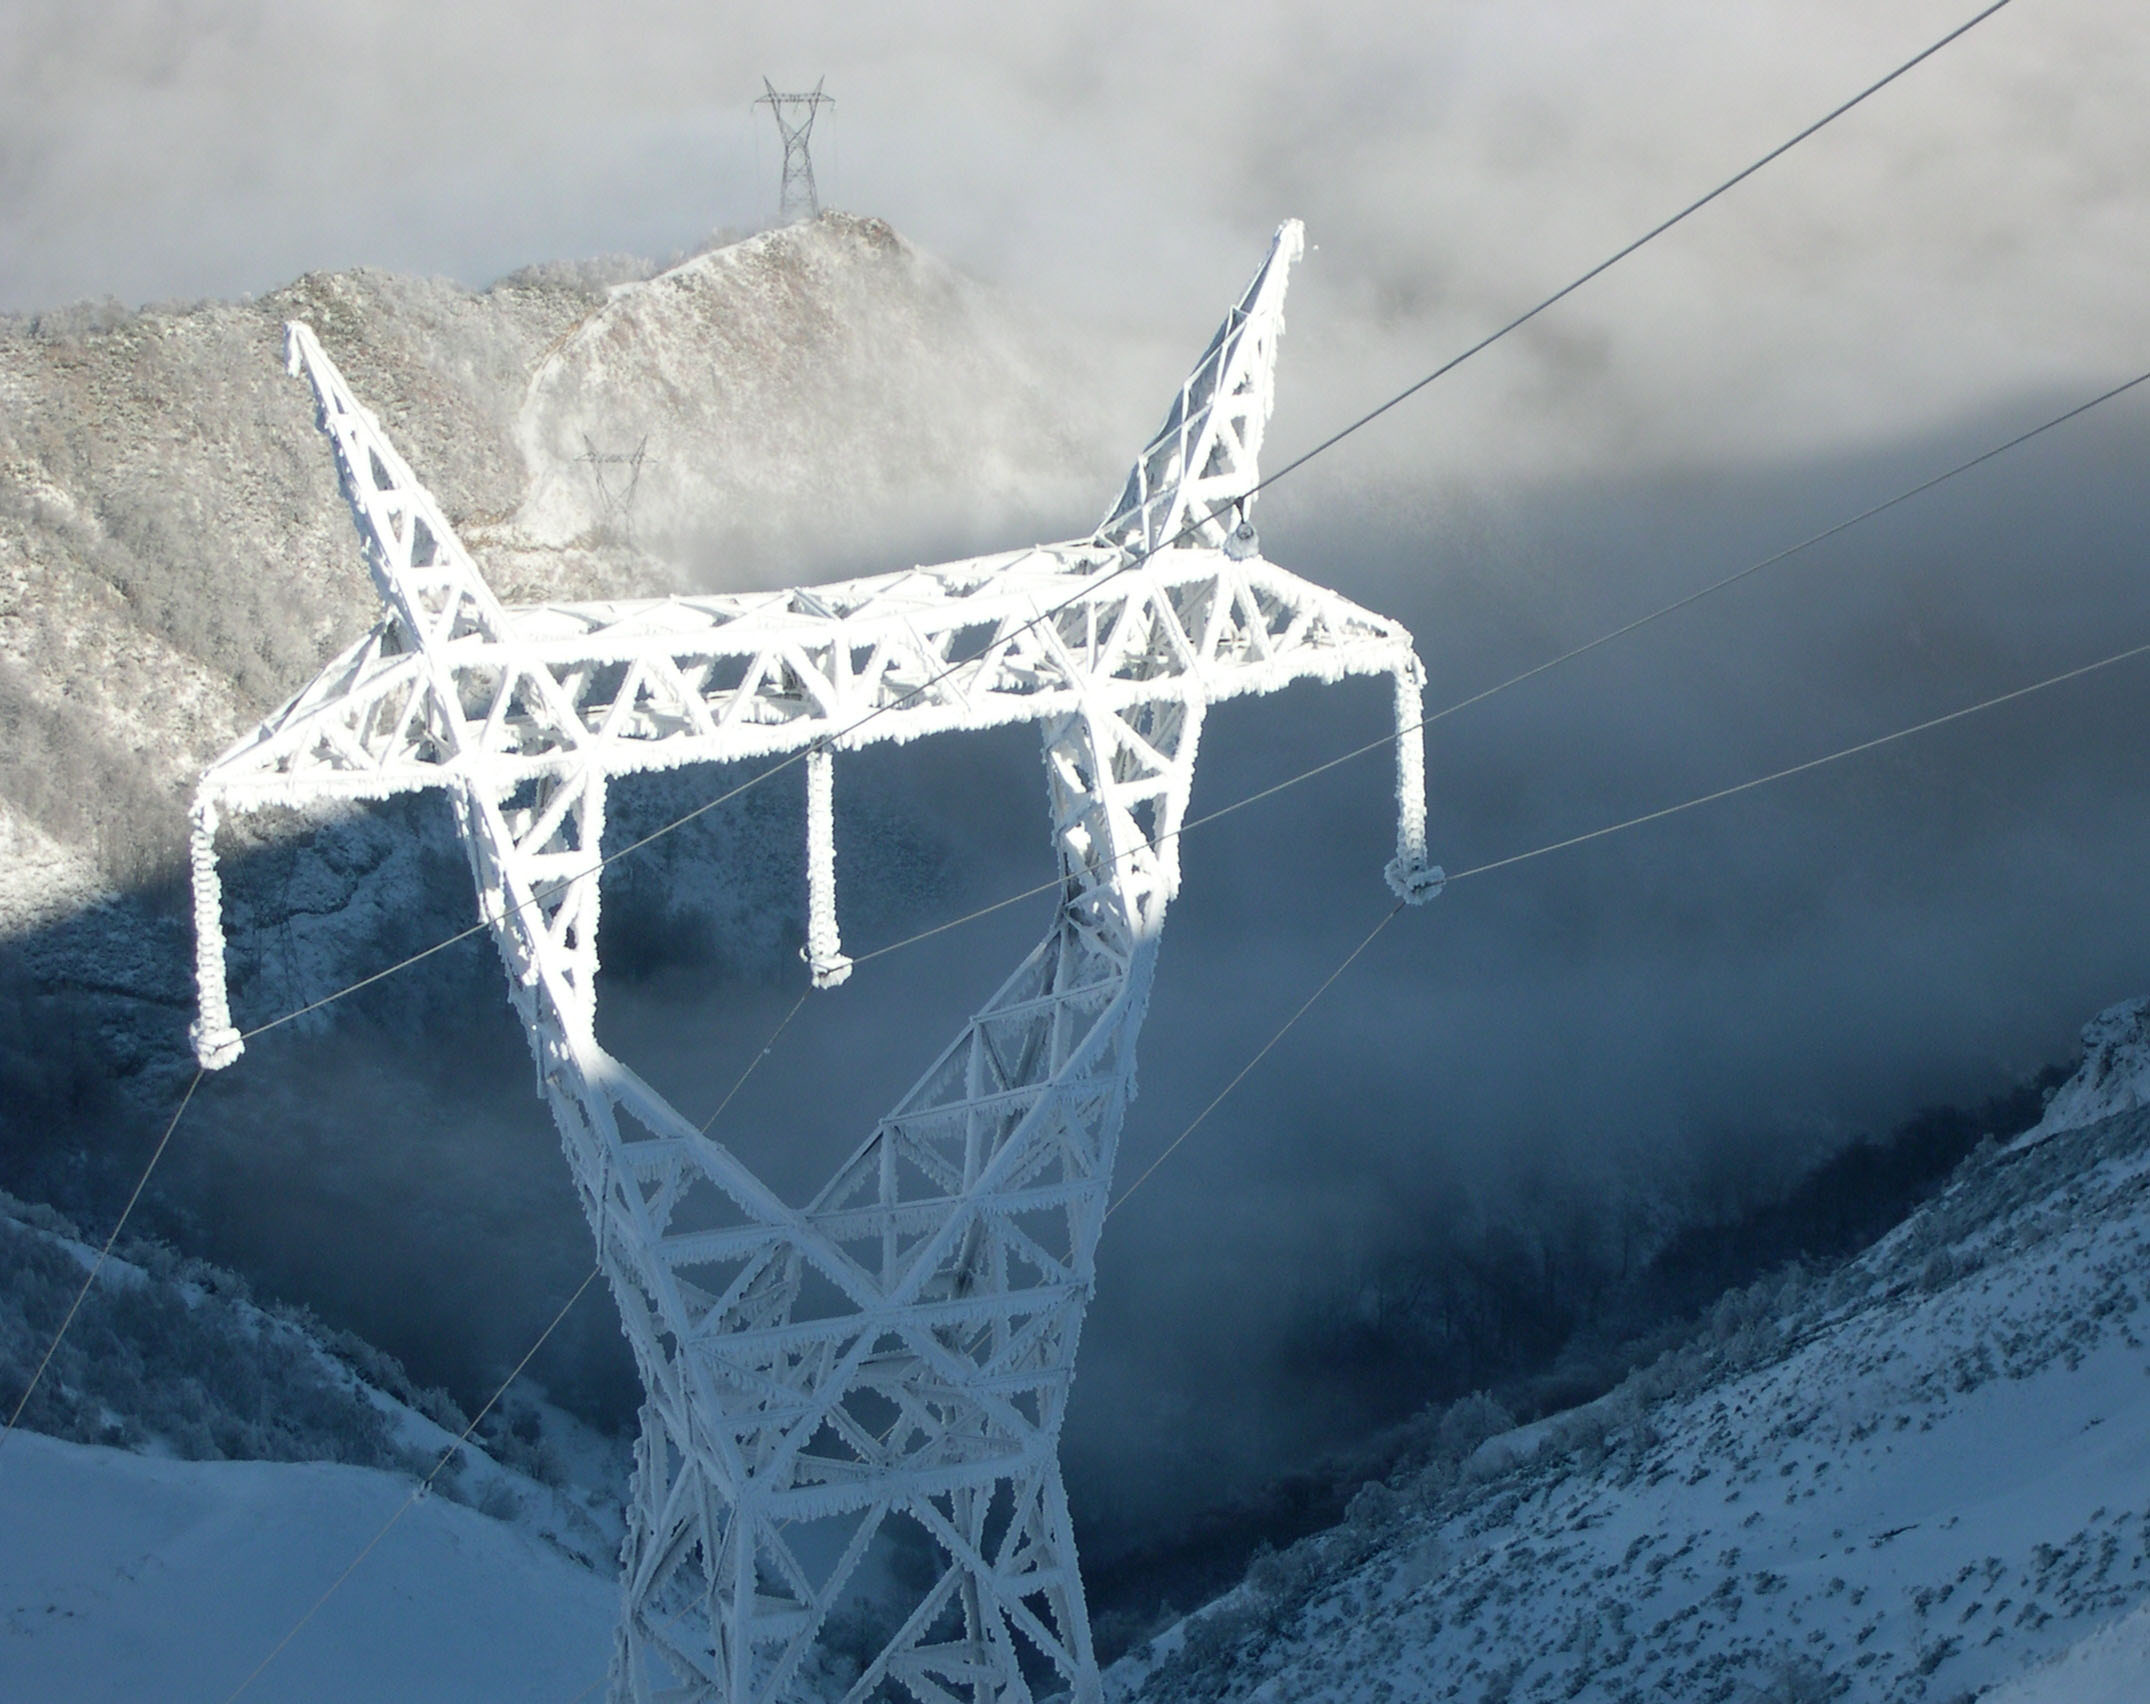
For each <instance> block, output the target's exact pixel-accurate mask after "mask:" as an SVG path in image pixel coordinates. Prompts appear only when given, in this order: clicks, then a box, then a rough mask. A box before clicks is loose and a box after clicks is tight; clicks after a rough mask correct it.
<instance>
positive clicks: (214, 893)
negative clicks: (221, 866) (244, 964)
mask: <svg viewBox="0 0 2150 1704" xmlns="http://www.w3.org/2000/svg"><path fill="white" fill-rule="evenodd" d="M217 820H218V819H217V808H216V806H215V805H214V804H213V803H211V802H210V801H209V800H208V799H206V798H198V799H196V800H195V801H194V808H193V809H192V810H191V811H189V812H188V822H189V829H188V834H187V867H188V869H189V871H190V872H191V874H192V876H193V883H194V985H195V987H196V989H197V990H198V991H199V998H200V1011H199V1015H197V1016H196V1018H195V1020H194V1022H193V1023H192V1024H191V1025H190V1026H188V1029H187V1039H188V1040H189V1041H191V1042H192V1043H193V1044H194V1057H195V1058H196V1060H198V1061H199V1062H200V1064H201V1068H202V1069H203V1070H204V1071H221V1070H223V1069H224V1067H225V1066H227V1065H229V1064H231V1063H232V1061H233V1060H235V1059H237V1058H238V1057H239V1055H240V1053H241V1052H243V1051H244V1050H245V1043H244V1042H243V1041H241V1040H240V1037H239V1032H238V1031H237V1030H236V1029H234V1028H233V1027H232V1021H231V1005H230V1002H229V999H228V997H227V995H226V993H225V989H224V884H223V882H222V881H221V880H220V879H219V877H218V875H217V867H216V831H217Z"/></svg>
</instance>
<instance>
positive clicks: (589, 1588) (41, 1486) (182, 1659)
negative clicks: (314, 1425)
mask: <svg viewBox="0 0 2150 1704" xmlns="http://www.w3.org/2000/svg"><path fill="white" fill-rule="evenodd" d="M409 1490H410V1481H409V1480H407V1479H405V1478H402V1477H400V1476H397V1475H393V1474H388V1473H382V1472H377V1471H372V1470H368V1469H364V1468H354V1467H338V1466H332V1465H328V1464H309V1465H294V1464H288V1463H287V1464H270V1463H263V1462H182V1461H170V1460H158V1459H154V1458H150V1457H146V1456H139V1455H129V1454H126V1453H123V1452H121V1451H118V1450H111V1449H104V1448H100V1447H98V1446H95V1445H84V1444H71V1443H63V1442H61V1441H60V1440H58V1439H55V1438H45V1437H39V1436H38V1435H36V1434H35V1433H24V1432H18V1433H17V1434H16V1435H15V1436H14V1437H13V1438H11V1439H10V1440H9V1441H8V1443H7V1445H6V1447H5V1448H4V1449H0V1533H4V1534H5V1541H4V1542H0V1696H4V1697H6V1698H8V1699H11V1700H20V1701H21V1704H108V1701H109V1704H122V1701H126V1704H135V1701H138V1700H147V1699H155V1700H158V1701H160V1704H219V1701H220V1700H222V1699H225V1698H227V1697H229V1696H230V1694H231V1692H232V1690H233V1689H234V1688H235V1687H237V1686H238V1685H239V1684H240V1683H241V1682H242V1681H243V1680H245V1679H246V1677H247V1675H248V1674H249V1673H250V1672H251V1671H252V1670H253V1668H254V1667H255V1665H256V1664H258V1663H259V1662H260V1661H261V1660H262V1659H263V1658H265V1657H267V1656H268V1655H269V1653H270V1652H271V1651H272V1650H274V1649H275V1647H276V1644H277V1642H278V1641H279V1640H280V1639H281V1638H282V1637H283V1636H284V1634H285V1633H286V1632H287V1631H289V1630H290V1629H291V1628H292V1626H293V1625H295V1624H296V1623H297V1622H298V1620H299V1618H300V1617H301V1616H302V1615H304V1614H305V1613H306V1611H307V1610H308V1608H309V1607H310V1606H312V1605H313V1604H314V1602H315V1601H316V1600H317V1599H318V1598H319V1597H320V1596H321V1594H322V1593H323V1592H325V1591H327V1590H328V1589H329V1587H330V1586H331V1585H332V1584H333V1583H334V1582H335V1581H336V1579H337V1577H338V1576H339V1575H340V1574H342V1573H343V1571H344V1569H345V1568H346V1567H347V1566H348V1565H349V1564H350V1563H351V1561H352V1560H353V1558H355V1557H356V1556H357V1555H358V1553H359V1551H360V1550H361V1548H362V1547H363V1546H364V1545H365V1544H366V1543H367V1542H368V1541H369V1540H370V1539H372V1538H373V1537H374V1535H375V1534H376V1533H378V1532H379V1531H380V1529H381V1526H382V1524H383V1523H384V1522H385V1521H387V1520H388V1518H389V1516H390V1515H392V1514H393V1513H394V1512H395V1511H396V1509H397V1507H398V1506H399V1505H400V1504H402V1503H403V1502H404V1501H405V1500H406V1498H407V1497H408V1495H409ZM618 1598H619V1587H618V1585H617V1583H616V1582H615V1581H614V1580H613V1579H612V1577H611V1574H610V1571H609V1570H592V1569H590V1568H586V1567H583V1566H580V1565H578V1564H577V1563H575V1562H573V1561H570V1560H569V1559H568V1558H567V1557H565V1556H564V1555H562V1554H561V1553H560V1552H559V1551H558V1550H556V1549H555V1548H553V1547H552V1546H550V1545H547V1544H545V1543H543V1542H541V1541H540V1540H538V1539H537V1538H535V1537H534V1536H532V1535H531V1534H530V1533H529V1532H528V1531H526V1530H523V1529H521V1528H519V1527H517V1526H513V1525H509V1524H505V1523H503V1522H501V1521H497V1520H492V1519H489V1518H487V1517H486V1516H485V1515H482V1514H479V1513H477V1512H476V1511H474V1510H471V1509H466V1508H463V1507H461V1506H459V1505H458V1504H455V1503H452V1502H449V1501H448V1500H446V1499H444V1498H440V1497H428V1498H425V1499H423V1500H422V1501H420V1502H419V1503H417V1504H416V1505H414V1506H413V1507H412V1508H411V1509H410V1510H409V1512H408V1513H406V1514H405V1515H404V1516H403V1518H402V1519H401V1520H400V1521H398V1522H397V1523H396V1525H395V1527H394V1528H393V1529H392V1530H391V1531H390V1532H389V1533H388V1535H387V1536H386V1537H385V1538H383V1539H382V1540H381V1542H380V1544H379V1546H378V1547H377V1548H376V1549H375V1550H374V1551H373V1552H372V1553H371V1554H370V1555H368V1556H367V1557H366V1559H365V1560H364V1561H363V1562H362V1563H360V1564H359V1566H358V1567H357V1568H356V1569H355V1570H353V1571H352V1573H351V1575H350V1578H349V1579H348V1580H346V1581H344V1583H343V1584H342V1585H341V1586H340V1587H339V1588H338V1589H337V1591H336V1593H335V1595H334V1596H333V1597H332V1598H330V1599H329V1601H328V1603H327V1604H326V1605H325V1606H324V1607H323V1608H322V1609H321V1611H320V1613H319V1614H318V1615H317V1616H315V1617H314V1619H313V1620H312V1621H311V1622H309V1623H308V1624H307V1625H306V1626H305V1627H304V1628H303V1629H302V1630H301V1631H300V1632H299V1634H298V1635H297V1636H296V1637H295V1638H294V1639H293V1640H292V1641H291V1643H290V1645H289V1646H288V1647H287V1648H286V1649H285V1650H284V1651H283V1652H282V1653H281V1654H280V1655H278V1656H277V1658H276V1660H275V1661H274V1663H272V1664H271V1665H270V1667H269V1668H268V1669H267V1670H266V1671H265V1672H264V1673H263V1674H262V1676H261V1678H260V1679H259V1680H258V1681H257V1682H255V1683H254V1685H253V1686H251V1687H250V1688H249V1689H248V1691H247V1694H246V1696H247V1697H248V1698H249V1699H261V1700H264V1701H266V1700H272V1699H274V1700H294V1701H295V1700H305V1701H306V1704H382V1701H383V1700H387V1699H394V1700H398V1701H399V1704H406V1701H407V1704H417V1701H419V1700H429V1701H434V1700H437V1701H438V1704H469V1701H470V1700H472V1699H495V1698H497V1699H528V1700H532V1701H533V1704H572V1701H573V1700H576V1699H582V1698H589V1697H594V1696H597V1695H598V1693H599V1692H601V1690H602V1688H601V1686H600V1682H601V1681H602V1680H603V1677H604V1672H605V1663H606V1660H607V1658H608V1657H609V1655H610V1653H611V1647H612V1625H613V1620H614V1617H615V1614H616V1611H617V1608H618Z"/></svg>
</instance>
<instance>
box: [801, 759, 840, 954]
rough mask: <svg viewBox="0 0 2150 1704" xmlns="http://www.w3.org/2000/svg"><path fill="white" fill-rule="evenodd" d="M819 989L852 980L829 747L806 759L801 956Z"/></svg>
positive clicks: (833, 776)
mask: <svg viewBox="0 0 2150 1704" xmlns="http://www.w3.org/2000/svg"><path fill="white" fill-rule="evenodd" d="M800 956H801V957H803V958H804V959H805V960H806V963H807V968H808V969H809V970H810V971H811V972H812V973H813V979H814V986H815V987H816V988H835V987H837V986H839V985H840V984H841V983H843V982H844V981H846V980H847V979H848V978H849V977H850V975H851V961H850V960H849V959H847V958H845V957H844V954H843V942H842V941H841V940H840V939H839V938H838V935H837V930H836V760H835V759H834V758H832V757H831V756H830V755H829V753H828V749H827V748H826V747H824V746H816V747H815V748H814V749H812V750H811V751H809V752H808V753H807V754H806V947H805V950H804V951H803V952H802V954H801V955H800Z"/></svg>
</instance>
